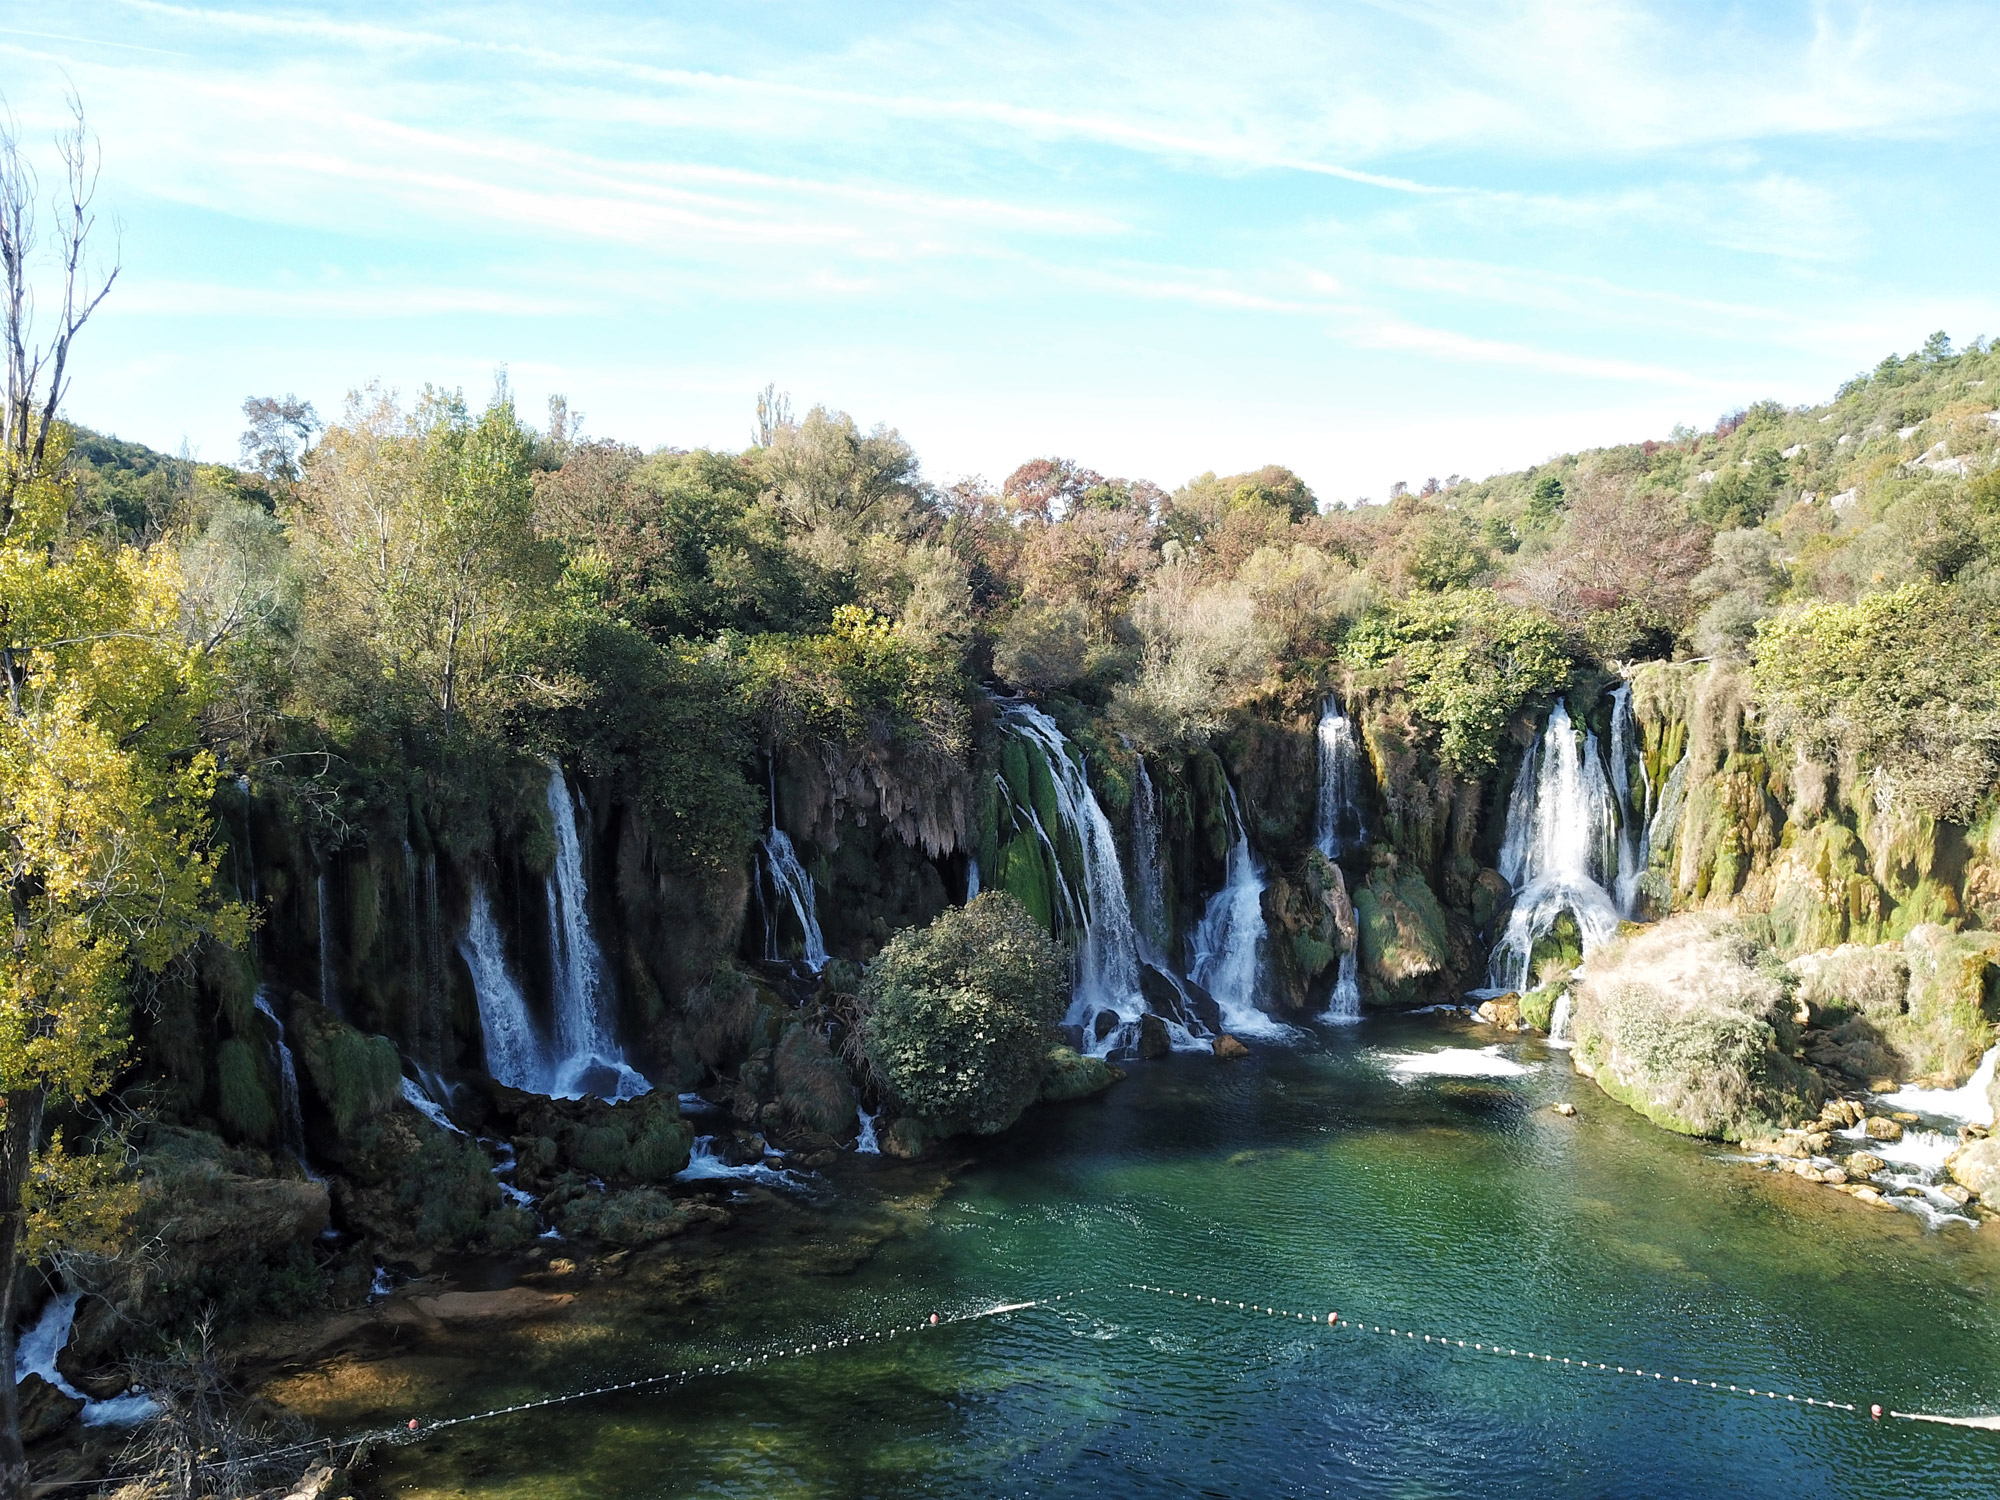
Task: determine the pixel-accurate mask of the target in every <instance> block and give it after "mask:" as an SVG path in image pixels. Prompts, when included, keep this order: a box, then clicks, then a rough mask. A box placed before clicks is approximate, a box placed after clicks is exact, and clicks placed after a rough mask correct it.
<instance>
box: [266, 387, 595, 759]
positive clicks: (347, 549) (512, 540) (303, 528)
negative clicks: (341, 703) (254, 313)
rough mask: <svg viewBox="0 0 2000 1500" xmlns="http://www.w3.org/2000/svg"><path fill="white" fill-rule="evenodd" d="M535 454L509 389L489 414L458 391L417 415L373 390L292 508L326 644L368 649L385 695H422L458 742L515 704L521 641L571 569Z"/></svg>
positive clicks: (357, 404) (377, 686)
mask: <svg viewBox="0 0 2000 1500" xmlns="http://www.w3.org/2000/svg"><path fill="white" fill-rule="evenodd" d="M533 456H534V435H533V434H532V433H530V432H529V431H528V430H527V429H526V428H525V427H523V426H522V425H521V423H520V421H519V420H518V419H517V418H516V416H515V414H514V403H513V398H512V396H511V395H510V394H509V393H508V391H507V388H506V385H505V383H504V381H503V382H501V383H499V384H498V385H497V386H496V388H495V391H494V394H493V398H492V400H491V401H490V402H489V403H488V404H487V407H486V410H485V411H484V412H483V413H481V414H480V416H479V417H478V418H477V419H474V418H473V417H472V415H471V414H470V412H469V411H468V410H467V408H466V405H465V398H464V397H463V396H462V395H461V394H459V393H458V392H455V391H453V392H444V391H436V390H426V391H425V392H424V394H423V396H422V398H421V399H420V400H419V401H418V402H417V405H416V409H415V410H414V411H412V412H410V413H409V414H407V415H405V414H404V413H403V412H402V411H401V410H400V408H399V407H398V406H397V404H396V400H395V398H394V396H393V395H391V394H389V393H386V392H383V391H382V390H380V389H379V388H375V387H371V388H370V389H369V390H367V391H365V392H355V393H353V394H351V395H350V396H349V397H348V408H347V417H346V420H345V421H344V422H342V423H341V424H340V425H338V426H335V427H333V428H330V429H328V431H327V434H326V436H325V438H323V439H322V440H321V442H320V444H319V446H318V447H317V448H316V449H315V450H314V451H313V456H312V462H311V463H310V464H308V465H307V468H306V476H305V480H304V482H303V484H301V486H300V488H299V493H298V497H297V499H296V500H295V501H293V502H292V504H291V505H290V506H289V507H288V508H287V513H286V516H287V519H288V520H289V521H290V523H291V525H292V533H293V537H294V540H295V543H296V544H297V545H298V546H299V548H300V550H301V552H302V553H303V554H304V555H305V556H306V558H307V559H308V561H309V563H310V565H311V567H312V569H313V570H314V572H315V573H316V575H317V578H316V582H317V583H318V585H319V588H318V589H317V590H316V591H315V593H314V595H313V604H314V610H315V623H316V624H317V626H318V627H319V629H320V631H321V636H322V645H323V646H329V647H331V648H332V651H333V653H334V654H336V655H338V654H340V653H344V652H348V651H352V650H356V649H358V650H359V651H360V652H361V653H362V655H363V656H364V657H365V658H366V659H367V667H368V670H370V671H372V673H373V677H374V682H373V690H374V691H376V692H382V691H385V690H386V692H387V693H388V694H389V695H390V696H391V697H395V696H414V698H415V699H416V700H417V702H416V704H415V705H414V706H413V708H414V711H416V712H419V713H422V714H424V715H425V716H426V717H428V718H429V719H430V720H431V721H432V723H433V725H434V726H435V729H436V731H437V733H438V734H439V736H440V738H442V739H443V740H446V741H449V740H450V739H451V738H452V736H453V735H454V733H456V732H457V731H458V730H459V729H461V728H462V727H463V726H464V720H465V718H466V716H467V715H468V714H470V715H474V716H477V715H480V714H483V713H485V712H486V711H488V710H491V709H494V708H497V707H499V706H502V705H503V703H504V702H505V701H506V698H507V696H508V694H507V681H506V677H507V674H506V664H507V654H508V648H509V645H510V643H511V642H512V641H513V640H514V639H515V637H516V635H517V633H518V630H519V627H520V625H521V622H522V620H523V617H524V616H525V615H526V614H527V613H528V612H529V611H530V610H531V609H532V608H533V607H534V604H535V602H536V600H537V598H538V597H539V590H542V589H545V588H546V586H547V585H548V584H550V583H551V582H553V580H554V579H555V577H556V575H557V573H558V572H559V571H560V568H559V562H560V559H559V557H558V555H557V551H556V549H555V548H554V547H553V546H551V545H550V544H549V543H547V542H545V541H544V540H543V539H542V538H541V537H540V536H539V535H538V534H537V532H536V530H535V526H534V483H533V480H534V474H533Z"/></svg>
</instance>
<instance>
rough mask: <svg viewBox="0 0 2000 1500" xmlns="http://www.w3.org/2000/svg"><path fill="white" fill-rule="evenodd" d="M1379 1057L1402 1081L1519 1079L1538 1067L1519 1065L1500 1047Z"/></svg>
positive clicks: (1450, 1048) (1442, 1048) (1390, 1054)
mask: <svg viewBox="0 0 2000 1500" xmlns="http://www.w3.org/2000/svg"><path fill="white" fill-rule="evenodd" d="M1376 1056H1377V1058H1378V1059H1380V1061H1382V1062H1383V1063H1384V1064H1386V1065H1387V1066H1388V1069H1389V1071H1390V1072H1391V1073H1393V1074H1394V1075H1395V1076H1396V1077H1397V1078H1399V1079H1410V1078H1519V1077H1521V1076H1522V1075H1523V1074H1527V1073H1532V1072H1533V1071H1534V1070H1535V1067H1536V1066H1537V1065H1536V1064H1534V1063H1522V1062H1516V1061H1515V1060H1514V1059H1513V1058H1511V1057H1509V1056H1507V1055H1506V1054H1505V1053H1504V1052H1502V1051H1501V1050H1500V1048H1499V1047H1498V1046H1497V1045H1496V1046H1492V1047H1441V1048H1439V1049H1438V1050H1437V1051H1435V1052H1379V1053H1377V1054H1376Z"/></svg>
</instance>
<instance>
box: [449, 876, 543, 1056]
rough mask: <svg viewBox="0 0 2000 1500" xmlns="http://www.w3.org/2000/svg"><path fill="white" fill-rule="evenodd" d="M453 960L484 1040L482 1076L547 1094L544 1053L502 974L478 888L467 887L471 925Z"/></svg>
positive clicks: (496, 935) (496, 938)
mask: <svg viewBox="0 0 2000 1500" xmlns="http://www.w3.org/2000/svg"><path fill="white" fill-rule="evenodd" d="M458 951H459V954H460V955H461V956H462V957H463V958H464V959H465V967H466V969H467V970H468V971H470V973H471V975H472V993H473V995H474V996H475V997H476V998H477V1000H478V1002H479V1034H480V1036H481V1037H482V1038H483V1040H484V1044H485V1051H486V1071H487V1073H488V1074H489V1075H491V1076H492V1077H493V1078H494V1079H496V1080H498V1081H499V1082H501V1083H504V1084H506V1085H507V1087H508V1088H511V1089H525V1090H526V1091H527V1092H529V1093H531V1094H547V1093H553V1092H554V1089H553V1087H552V1086H551V1083H550V1079H549V1065H548V1055H547V1049H546V1048H545V1047H544V1046H543V1044H542V1038H541V1033H540V1030H539V1029H538V1028H537V1027H536V1025H535V1020H534V1017H533V1016H531V1015H529V1014H528V1001H527V997H526V996H524V995H523V994H522V993H521V987H520V985H518V984H516V983H515V982H514V976H513V974H512V973H511V972H510V971H509V970H508V968H507V950H506V946H505V944H504V943H503V942H502V941H501V938H500V928H499V925H498V924H497V923H495V922H494V920H493V905H492V903H491V902H490V901H489V900H488V899H487V896H486V886H485V884H484V882H479V881H475V882H474V883H473V887H472V920H471V921H469V922H468V923H467V924H466V927H465V936H464V937H463V938H461V939H460V940H459V944H458Z"/></svg>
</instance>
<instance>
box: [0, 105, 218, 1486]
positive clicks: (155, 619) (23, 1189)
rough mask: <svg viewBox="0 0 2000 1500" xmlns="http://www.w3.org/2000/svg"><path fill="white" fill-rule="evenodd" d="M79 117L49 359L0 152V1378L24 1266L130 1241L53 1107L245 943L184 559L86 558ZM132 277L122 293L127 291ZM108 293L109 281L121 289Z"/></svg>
mask: <svg viewBox="0 0 2000 1500" xmlns="http://www.w3.org/2000/svg"><path fill="white" fill-rule="evenodd" d="M86 145H87V138H86V137H85V135H84V132H83V126H82V119H81V115H80V113H79V115H78V119H77V124H76V128H75V130H74V132H73V133H72V134H70V135H69V136H66V137H65V138H64V140H63V148H64V149H63V154H64V161H65V164H66V166H67V168H68V174H67V175H68V178H69V184H68V185H69V188H70V193H69V195H68V197H67V199H66V200H62V201H65V202H67V204H68V205H69V208H70V212H71V213H72V215H73V217H71V218H70V219H69V220H68V221H67V223H66V225H65V226H64V228H65V233H64V235H63V238H62V241H61V243H60V245H59V251H60V254H59V259H58V266H59V271H58V275H59V277H60V295H59V297H58V298H57V299H56V305H57V306H58V307H59V309H60V311H59V314H58V321H57V325H56V339H55V343H54V345H53V346H51V347H50V348H48V349H40V350H38V349H37V348H36V347H35V344H34V337H33V330H32V329H31V327H30V325H29V312H30V309H31V308H32V306H33V298H32V296H31V295H30V293H31V288H30V285H29V281H30V265H31V257H30V252H31V250H32V247H33V243H34V237H33V232H32V230H33V218H32V197H33V189H32V175H31V174H30V173H29V171H28V169H27V167H26V165H25V163H24V162H23V161H22V160H21V158H20V156H19V154H18V152H17V150H16V147H15V143H14V141H13V140H12V138H11V137H8V136H5V135H0V276H4V288H0V293H4V298H5V329H4V337H5V341H6V354H7V359H8V365H9V371H10V379H9V385H8V390H7V396H6V402H5V408H4V417H0V676H4V684H0V686H3V687H4V699H3V700H0V890H4V893H5V901H6V920H7V943H6V946H5V949H4V951H0V1110H3V1111H4V1120H0V1369H5V1370H7V1371H9V1372H11V1371H12V1369H13V1363H14V1326H15V1322H16V1315H17V1311H18V1308H17V1304H16V1289H17V1288H18V1287H19V1286H20V1285H21V1282H22V1276H21V1270H22V1264H23V1261H24V1258H25V1257H26V1256H28V1255H31V1254H39V1253H41V1252H42V1251H43V1250H45V1249H48V1248H51V1247H52V1246H54V1245H57V1244H60V1243H62V1242H63V1241H64V1240H65V1239H66V1238H72V1237H73V1236H75V1235H77V1234H79V1233H81V1234H83V1235H85V1236H87V1237H88V1238H90V1239H92V1240H97V1241H102V1240H103V1239H105V1238H106V1237H107V1236H113V1235H115V1234H116V1232H117V1230H118V1228H119V1221H120V1220H121V1218H122V1214H121V1213H120V1211H119V1208H120V1204H121V1203H123V1204H126V1205H129V1201H130V1200H129V1197H126V1196H124V1195H122V1194H121V1193H120V1191H119V1186H118V1184H117V1181H116V1172H115V1170H113V1169H111V1168H109V1167H108V1166H107V1164H106V1163H105V1162H104V1161H101V1160H96V1159H93V1158H91V1157H90V1156H88V1155H87V1154H86V1155H81V1156H79V1155H75V1154H72V1153H70V1152H68V1151H67V1150H66V1149H65V1147H64V1143H63V1141H62V1138H61V1136H60V1135H59V1134H57V1135H51V1136H49V1137H47V1138H44V1135H43V1130H44V1120H45V1118H46V1116H47V1113H48V1111H49V1110H50V1108H51V1107H52V1106H64V1105H70V1104H74V1103H78V1102H81V1101H86V1100H89V1099H92V1098H94V1097H96V1096H97V1095H99V1094H101V1093H102V1092H104V1090H105V1089H107V1088H108V1087H109V1086H110V1084H111V1082H112V1079H113V1076H114V1074H115V1073H116V1071H117V1069H118V1068H119V1066H120V1065H121V1064H122V1063H123V1062H124V1060H125V1057H126V1054H127V1051H128V1049H129V1047H130V1045H131V1027H130V1021H129V1012H128V1006H129V1003H130V991H131V986H132V981H133V979H134V977H135V976H136V975H138V974H141V973H146V972H151V973H158V972H159V971H160V970H162V969H163V968H165V967H166V965H167V964H169V963H170V962H172V961H173V960H174V959H175V958H176V957H178V956H179V955H181V954H182V953H184V952H186V951H187V949H188V948H189V947H190V946H191V945H192V944H193V943H195V942H196V941H197V940H199V939H200V938H201V937H203V936H204V935H209V936H213V937H216V938H218V939H221V940H223V941H239V940H240V939H241V937H242V936H243V932H244V925H245V924H244V919H243V914H242V912H241V911H240V910H239V909H236V908H233V907H232V908H220V907H218V904H217V902H216V901H215V899H214V895H213V890H212V880H213V876H214V870H215V856H214V855H213V853H212V852H211V851H210V850H209V848H208V834H209V822H208V816H207V807H208V803H209V798H210V795H211V793H212V791H213V788H214V783H215V774H216V768H215V763H214V761H213V759H212V758H211V757H210V756H209V755H207V754H206V753H204V752H201V751H199V750H198V749H196V745H197V743H198V738H199V736H198V728H199V726H198V720H199V715H200V712H201V709H202V707H203V704H204V702H205V699H206V696H207V692H208V684H209V676H210V673H209V659H208V655H207V653H206V652H205V651H204V650H202V649H200V648H199V647H192V648H191V647H190V646H189V645H188V644H187V643H186V642H185V640H184V638H183V636H182V633H181V593H182V589H181V580H180V578H179V576H178V572H177V569H176V568H175V566H174V561H173V557H172V554H171V553H170V552H168V551H166V550H164V549H159V550H155V551H154V552H153V553H151V554H150V555H144V554H141V553H139V552H138V551H136V550H135V549H133V548H131V547H129V546H124V545H118V544H107V543H105V542H103V541H100V540H96V539H91V538H88V537H82V538H80V537H77V536H75V535H74V534H73V533H72V532H71V531H70V529H69V527H68V524H67V523H68V520H69V516H70V511H71V508H72V505H73V504H74V501H75V498H76V495H75V486H74V484H73V483H72V482H69V481H68V480H66V479H65V477H64V475H63V473H62V463H63V459H64V457H65V454H66V450H67V445H68V441H69V432H68V429H67V428H66V426H65V425H64V424H63V423H61V422H60V421H57V420H55V413H56V410H57V407H58V403H59V401H60V398H61V395H62V391H63V382H64V381H65V379H66V378H67V375H66V370H67V366H68V360H69V353H70V343H71V340H72V339H73V338H74V337H75V335H76V333H77V332H78V331H79V330H80V329H81V327H82V326H83V323H84V321H85V319H86V318H87V317H88V316H89V313H90V310H91V309H92V308H94V307H95V306H96V305H97V301H98V300H99V299H101V296H102V289H100V290H99V291H98V292H96V293H92V294H86V293H85V291H84V289H83V288H82V286H81V284H80V283H79V281H78V279H77V278H78V274H79V267H80V266H81V265H82V264H84V254H83V252H84V248H85V241H86V240H87V237H88V233H89V228H90V221H89V212H88V204H89V202H90V179H91V175H92V173H91V170H90V156H89V153H88V151H87V150H86ZM114 274H115V273H114ZM104 285H105V288H108V285H109V282H108V280H107V281H106V282H105V284H104ZM26 1490H27V1465H26V1458H25V1455H24V1453H23V1450H22V1446H21V1436H20V1412H19V1406H18V1401H17V1396H16V1391H15V1386H14V1382H13V1380H12V1379H11V1376H10V1377H9V1378H6V1379H0V1497H4V1500H13V1497H16V1496H20V1495H23V1494H25V1493H26Z"/></svg>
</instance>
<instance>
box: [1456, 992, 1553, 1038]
mask: <svg viewBox="0 0 2000 1500" xmlns="http://www.w3.org/2000/svg"><path fill="white" fill-rule="evenodd" d="M1473 1014H1474V1015H1475V1016H1477V1017H1478V1018H1479V1019H1480V1020H1482V1021H1484V1022H1485V1023H1486V1024H1487V1025H1488V1026H1498V1027H1500V1028H1501V1029H1502V1030H1503V1031H1520V1030H1522V1029H1523V1028H1522V1021H1521V997H1520V996H1519V995H1502V996H1500V997H1499V998H1498V999H1494V1000H1482V1001H1480V1002H1479V1009H1478V1010H1476V1011H1474V1012H1473ZM1543 1029H1544V1030H1546V1029H1547V1028H1546V1027H1544V1028H1543Z"/></svg>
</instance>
